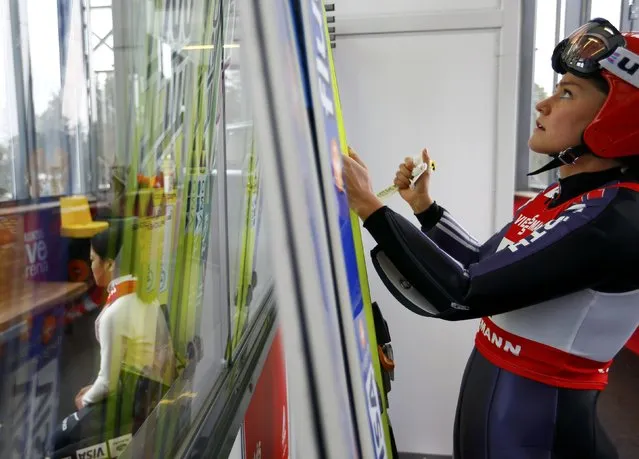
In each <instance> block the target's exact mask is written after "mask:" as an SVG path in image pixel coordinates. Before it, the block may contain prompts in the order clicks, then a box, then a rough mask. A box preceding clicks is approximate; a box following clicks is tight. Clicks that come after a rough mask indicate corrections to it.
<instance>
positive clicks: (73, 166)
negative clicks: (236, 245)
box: [0, 0, 229, 458]
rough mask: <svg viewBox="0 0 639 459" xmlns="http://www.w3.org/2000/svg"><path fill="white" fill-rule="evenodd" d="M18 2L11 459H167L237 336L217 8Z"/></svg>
mask: <svg viewBox="0 0 639 459" xmlns="http://www.w3.org/2000/svg"><path fill="white" fill-rule="evenodd" d="M85 4H86V5H87V6H88V11H84V10H83V5H85ZM9 5H10V6H11V5H13V6H14V7H15V9H11V11H10V12H11V13H12V14H11V15H10V14H8V11H9V8H8V7H7V4H6V2H4V3H2V4H1V5H0V13H2V14H1V15H0V20H1V21H2V25H3V27H2V28H0V61H1V62H2V63H3V64H4V66H3V69H5V71H4V72H2V75H0V89H1V91H0V97H1V99H0V102H1V107H2V108H3V110H0V112H1V113H2V114H1V115H0V116H1V117H0V192H1V193H2V194H0V200H7V199H8V200H14V199H16V198H17V197H20V198H24V202H21V203H19V204H20V205H14V204H15V203H12V204H11V205H7V206H5V204H4V203H3V206H2V207H0V457H3V458H4V457H51V458H66V457H87V458H88V457H96V458H97V457H108V456H110V457H116V456H118V455H120V457H125V456H126V454H127V451H129V452H131V451H132V450H133V449H135V451H136V453H135V454H133V453H130V454H132V456H131V457H173V454H174V452H175V450H176V448H178V447H179V445H180V442H181V441H182V440H183V439H184V438H185V435H186V434H187V433H188V431H189V430H190V429H191V428H193V420H194V419H196V418H198V416H199V414H200V412H201V410H202V409H203V408H204V407H205V406H206V405H205V403H206V401H207V400H208V397H209V395H210V393H211V391H212V390H213V388H214V386H215V382H216V378H217V377H218V375H219V374H220V372H221V371H222V369H223V366H222V365H223V355H224V350H225V345H226V341H227V335H228V322H229V319H228V314H229V310H228V302H227V299H226V298H223V297H222V295H221V293H220V287H219V286H220V284H221V281H220V279H221V277H222V271H223V270H226V269H227V268H226V266H221V263H220V258H221V250H225V247H226V243H225V241H220V228H221V224H222V220H220V215H219V214H220V212H219V210H218V202H219V199H220V196H218V193H217V182H216V181H215V175H214V173H213V171H214V170H215V169H216V168H218V167H220V165H218V164H216V158H217V156H218V154H219V150H220V149H221V148H223V147H224V140H225V137H224V131H223V128H224V123H225V120H224V113H222V105H223V104H222V101H223V90H222V68H223V65H222V54H223V48H222V46H219V45H220V44H221V43H222V39H221V35H222V30H221V27H220V25H221V24H222V22H221V20H220V13H221V4H220V2H209V1H205V0H184V1H181V2H173V1H171V0H166V1H164V0H160V1H156V2H147V1H144V0H130V1H118V2H113V3H112V2H111V1H110V0H90V1H89V0H87V1H86V2H84V1H82V0H56V1H52V2H49V1H47V2H39V1H36V0H27V1H21V0H10V2H9ZM5 13H6V14H5ZM4 26H6V27H4ZM13 31H19V33H12V32H13ZM196 45H197V46H196ZM15 50H21V53H20V55H19V56H17V57H16V56H14V55H13V54H12V53H13V52H14V51H15ZM16 62H20V63H21V64H20V65H16V64H15V63H16ZM12 69H13V70H14V72H12V71H11V70H12ZM23 93H24V97H22V96H21V94H23ZM22 114H24V116H22ZM25 145H26V146H25ZM27 146H29V148H27ZM16 158H17V159H19V160H22V161H23V162H24V164H25V170H24V171H23V172H24V177H26V176H27V175H30V176H31V189H30V190H29V192H28V193H25V194H24V196H16V193H15V189H16V178H17V177H19V174H18V172H17V167H16V166H15V163H16ZM27 164H28V168H27V167H26V165H27ZM224 167H225V165H221V168H222V169H224ZM27 169H28V170H27ZM5 189H6V190H5ZM3 190H4V191H3ZM40 197H46V198H49V199H45V200H36V199H33V200H30V199H29V198H40ZM23 204H24V205H23ZM224 275H226V273H224ZM225 278H226V277H225ZM153 413H156V414H157V415H153ZM158 432H160V433H161V435H158V434H157V433H158ZM10 451H11V453H9V452H10ZM140 451H142V453H141V454H138V453H139V452H140Z"/></svg>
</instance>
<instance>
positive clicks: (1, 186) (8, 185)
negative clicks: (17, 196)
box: [0, 143, 13, 201]
mask: <svg viewBox="0 0 639 459" xmlns="http://www.w3.org/2000/svg"><path fill="white" fill-rule="evenodd" d="M12 190H13V167H12V160H11V149H10V148H9V144H2V143H0V201H5V200H7V199H11V198H12V197H13V196H12Z"/></svg>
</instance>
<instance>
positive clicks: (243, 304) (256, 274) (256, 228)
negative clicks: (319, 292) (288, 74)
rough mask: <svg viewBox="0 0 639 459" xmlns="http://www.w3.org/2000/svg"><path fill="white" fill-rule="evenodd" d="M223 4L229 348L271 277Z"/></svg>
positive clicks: (246, 97)
mask: <svg viewBox="0 0 639 459" xmlns="http://www.w3.org/2000/svg"><path fill="white" fill-rule="evenodd" d="M224 4H225V6H224V10H225V11H228V12H229V15H228V16H227V20H226V24H227V28H226V31H225V32H226V35H225V40H224V59H225V67H226V70H225V76H224V82H225V108H226V116H225V119H226V130H225V133H226V156H227V174H226V176H227V182H228V216H229V220H228V233H229V291H230V296H231V317H232V323H231V325H232V330H231V334H232V348H233V349H236V348H237V345H238V344H239V343H240V342H241V338H242V336H243V335H244V332H245V330H246V327H247V325H248V324H249V323H250V321H251V318H252V317H253V315H254V314H255V313H256V311H258V310H259V307H260V306H261V305H262V304H264V301H265V299H266V295H267V294H268V293H269V292H270V289H271V287H272V283H273V277H272V269H271V264H270V260H269V257H270V252H269V245H268V237H269V236H268V234H267V224H266V222H265V218H264V216H265V215H266V212H267V211H266V209H265V204H264V199H263V197H262V192H261V183H262V179H263V177H262V176H261V174H260V162H259V158H260V153H259V145H256V144H255V143H254V126H253V116H252V109H251V99H250V94H249V93H248V89H247V88H246V84H245V81H244V79H245V78H246V73H245V72H246V71H247V69H246V67H247V66H246V65H244V63H243V60H242V49H241V41H240V37H241V34H242V32H241V21H240V20H239V16H237V15H236V8H235V0H227V1H225V2H224ZM248 68H249V69H250V66H249V67H248Z"/></svg>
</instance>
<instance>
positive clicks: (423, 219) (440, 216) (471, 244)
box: [415, 202, 481, 266]
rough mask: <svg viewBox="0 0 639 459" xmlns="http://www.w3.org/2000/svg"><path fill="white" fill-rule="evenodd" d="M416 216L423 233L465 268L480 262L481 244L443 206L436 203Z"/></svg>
mask: <svg viewBox="0 0 639 459" xmlns="http://www.w3.org/2000/svg"><path fill="white" fill-rule="evenodd" d="M415 216H416V217H417V220H419V223H420V224H421V227H422V232H423V233H424V234H426V235H427V236H428V237H429V238H430V239H431V240H432V241H433V242H434V243H435V244H437V246H439V248H441V249H442V250H443V251H444V252H446V253H447V254H448V255H450V256H451V257H453V258H454V259H455V260H457V261H459V262H460V263H462V264H463V265H465V266H466V265H469V264H470V263H474V262H476V261H477V260H479V254H480V248H481V244H480V243H479V242H478V241H477V240H476V239H475V238H474V237H472V236H471V235H470V233H468V231H466V230H465V229H464V228H463V227H462V226H461V225H460V224H459V223H457V221H456V220H455V219H454V218H453V217H452V215H451V214H450V213H449V212H448V211H447V210H446V209H444V208H443V207H442V206H440V205H438V204H437V203H436V202H434V203H433V204H431V206H430V207H429V208H428V209H427V210H425V211H424V212H422V213H419V214H416V215H415Z"/></svg>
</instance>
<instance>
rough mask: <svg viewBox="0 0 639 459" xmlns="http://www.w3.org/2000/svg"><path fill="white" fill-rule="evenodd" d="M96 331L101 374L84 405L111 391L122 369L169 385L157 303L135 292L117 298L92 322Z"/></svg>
mask: <svg viewBox="0 0 639 459" xmlns="http://www.w3.org/2000/svg"><path fill="white" fill-rule="evenodd" d="M131 280H133V277H131V276H123V277H120V278H118V279H115V280H114V281H113V282H112V283H111V284H110V285H109V289H111V288H113V287H115V286H117V284H119V283H122V282H127V281H131ZM95 332H96V338H97V340H98V342H99V343H100V371H99V373H98V376H97V378H96V380H95V382H94V383H93V385H92V386H91V389H89V390H88V391H87V392H86V393H85V394H84V397H83V398H82V401H83V403H84V405H87V404H91V403H97V402H99V401H100V400H102V399H104V398H106V397H107V396H108V395H109V393H112V392H114V391H115V390H116V389H117V385H118V379H119V376H120V371H121V369H122V367H123V366H125V367H126V368H128V369H129V370H132V371H135V372H137V373H139V374H140V375H143V376H146V377H148V378H150V379H153V380H156V381H164V382H170V381H168V380H167V379H170V376H169V377H168V378H167V375H168V374H169V373H170V366H171V365H172V364H173V349H172V345H171V338H170V334H169V330H168V326H167V324H166V320H165V318H164V315H163V314H162V311H161V309H160V305H159V303H158V302H157V301H154V302H152V303H150V304H148V303H144V302H143V301H142V300H140V298H139V297H138V295H137V294H136V293H127V294H124V295H122V296H119V297H117V298H116V299H115V300H113V301H112V302H111V303H110V304H107V305H106V306H105V307H104V309H103V310H102V312H101V313H100V315H99V316H98V318H97V319H96V321H95ZM167 370H168V371H167Z"/></svg>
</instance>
